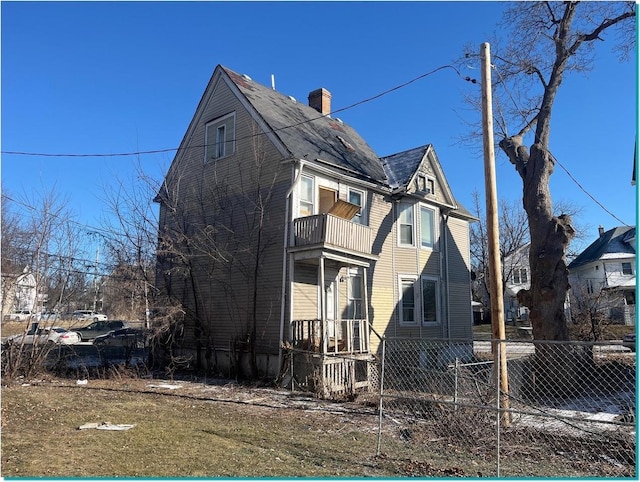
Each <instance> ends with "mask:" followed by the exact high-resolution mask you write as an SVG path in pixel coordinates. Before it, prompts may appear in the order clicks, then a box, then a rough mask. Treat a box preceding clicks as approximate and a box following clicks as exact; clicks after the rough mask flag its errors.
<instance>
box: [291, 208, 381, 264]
mask: <svg viewBox="0 0 640 482" xmlns="http://www.w3.org/2000/svg"><path fill="white" fill-rule="evenodd" d="M291 248H295V251H303V250H314V249H322V250H333V251H338V252H342V253H349V254H355V255H361V256H363V257H365V258H367V259H375V258H376V257H375V256H372V255H371V228H370V227H369V226H363V225H362V224H357V223H354V222H351V221H348V220H346V219H342V218H340V217H337V216H334V215H332V214H317V215H315V216H307V217H304V218H297V219H294V220H293V230H292V240H291ZM292 251H293V250H292Z"/></svg>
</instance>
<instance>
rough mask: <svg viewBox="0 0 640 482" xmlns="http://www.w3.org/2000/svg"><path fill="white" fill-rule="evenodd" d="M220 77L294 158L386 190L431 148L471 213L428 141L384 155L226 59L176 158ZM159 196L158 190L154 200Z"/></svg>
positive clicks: (402, 187) (402, 186)
mask: <svg viewBox="0 0 640 482" xmlns="http://www.w3.org/2000/svg"><path fill="white" fill-rule="evenodd" d="M220 81H222V82H224V83H226V84H227V85H228V86H229V88H230V89H231V90H232V91H233V92H234V94H235V95H236V97H237V98H238V99H239V100H240V102H241V103H242V104H243V105H244V106H245V107H246V108H247V109H248V110H249V112H250V115H252V117H253V118H254V119H255V120H256V121H257V122H258V123H259V125H260V126H261V127H262V128H263V129H264V130H265V132H266V135H267V136H268V137H269V138H270V139H271V140H272V141H274V142H275V143H276V144H277V147H278V148H279V149H280V150H281V152H282V153H283V155H284V156H288V157H290V158H292V159H306V160H308V161H313V162H315V163H318V164H323V165H325V166H328V167H332V168H334V169H339V170H342V171H344V172H346V173H348V174H349V175H350V176H354V177H356V178H359V179H362V180H365V181H368V182H371V183H373V184H376V185H378V186H379V187H380V188H382V189H384V190H388V191H390V192H392V191H396V192H397V193H399V194H402V193H404V192H406V189H407V187H408V185H409V183H410V182H411V180H412V179H413V177H414V176H415V175H416V172H417V170H418V169H419V167H420V165H421V164H422V162H424V161H425V159H426V157H427V154H429V153H431V154H432V156H433V159H435V161H432V164H433V168H434V170H435V171H436V172H437V176H438V179H439V181H440V183H441V185H443V186H446V190H447V198H448V200H449V201H450V203H451V206H452V207H455V208H456V210H455V213H456V214H458V215H461V216H464V217H468V218H473V216H472V215H471V214H470V213H469V212H468V211H467V210H466V209H464V208H463V207H462V206H461V205H460V204H459V203H457V202H456V201H455V199H454V198H453V195H452V194H451V190H450V189H449V186H448V183H447V181H446V179H445V177H444V173H443V172H442V167H441V166H440V162H439V161H438V159H437V157H436V156H435V151H434V150H433V147H432V146H431V145H430V144H429V145H426V146H421V147H417V148H415V149H411V150H408V151H404V152H401V153H398V154H394V155H392V156H387V157H385V158H380V157H379V156H378V155H377V154H376V153H375V152H374V150H373V149H372V148H371V147H370V146H369V145H368V144H367V142H366V141H365V140H364V139H363V138H362V137H361V136H360V135H359V134H358V133H357V132H356V131H355V130H354V129H353V128H352V127H350V126H348V125H347V124H345V123H344V122H342V121H341V120H340V119H338V118H332V117H331V116H330V115H323V114H321V113H320V112H318V111H317V110H315V109H314V108H312V107H309V106H308V105H307V104H306V103H302V102H298V101H296V100H295V99H294V98H292V97H289V96H286V95H284V94H282V93H280V92H278V91H276V90H274V89H272V88H269V87H266V86H264V85H262V84H260V83H258V82H255V81H253V80H252V79H251V78H250V77H248V76H246V75H241V74H239V73H237V72H234V71H233V70H231V69H229V68H227V67H224V66H222V65H218V66H217V67H216V68H215V70H214V72H213V75H212V76H211V79H210V80H209V84H208V86H207V88H206V90H205V92H204V94H203V96H202V98H201V99H200V103H199V104H198V107H197V109H196V114H195V115H194V117H193V118H192V120H191V123H190V125H189V128H188V129H187V132H186V133H185V135H184V137H183V139H182V142H181V144H180V149H179V150H178V153H177V154H176V158H175V159H174V163H173V164H175V162H176V160H177V159H178V157H179V156H181V153H182V152H183V151H186V150H187V149H186V147H187V144H188V142H189V139H190V138H191V136H192V134H193V131H194V129H195V128H196V126H197V124H198V122H199V120H200V115H201V113H202V111H203V110H204V106H205V105H206V103H207V102H208V100H209V99H210V98H211V96H212V95H213V93H214V91H215V90H216V86H217V85H218V83H219V82H220ZM173 164H172V167H173ZM170 172H171V168H170ZM160 198H161V196H160V194H158V196H157V197H156V200H160Z"/></svg>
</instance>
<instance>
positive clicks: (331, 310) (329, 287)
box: [325, 279, 338, 343]
mask: <svg viewBox="0 0 640 482" xmlns="http://www.w3.org/2000/svg"><path fill="white" fill-rule="evenodd" d="M325 289H326V292H327V310H326V313H325V315H326V316H325V319H326V320H327V336H328V337H329V342H330V343H331V341H332V340H333V341H334V342H335V336H336V320H337V319H338V283H337V282H336V280H335V279H334V280H330V281H328V282H327V284H326V286H325Z"/></svg>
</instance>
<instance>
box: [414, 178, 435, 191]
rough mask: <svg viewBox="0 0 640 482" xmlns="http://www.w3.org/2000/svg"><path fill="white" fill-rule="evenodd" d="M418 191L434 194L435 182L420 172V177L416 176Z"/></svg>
mask: <svg viewBox="0 0 640 482" xmlns="http://www.w3.org/2000/svg"><path fill="white" fill-rule="evenodd" d="M416 191H419V192H422V193H425V194H431V195H433V194H435V182H434V181H433V179H431V178H429V177H427V176H423V175H422V174H418V177H416Z"/></svg>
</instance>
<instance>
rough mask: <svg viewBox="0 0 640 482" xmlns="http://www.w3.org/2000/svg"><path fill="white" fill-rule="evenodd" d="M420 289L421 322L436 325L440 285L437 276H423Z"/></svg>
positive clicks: (438, 321)
mask: <svg viewBox="0 0 640 482" xmlns="http://www.w3.org/2000/svg"><path fill="white" fill-rule="evenodd" d="M420 287H421V291H422V324H423V325H437V324H439V323H440V316H439V313H440V286H439V282H438V278H435V277H432V276H423V277H422V278H421V286H420Z"/></svg>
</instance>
